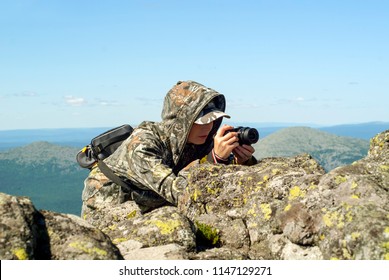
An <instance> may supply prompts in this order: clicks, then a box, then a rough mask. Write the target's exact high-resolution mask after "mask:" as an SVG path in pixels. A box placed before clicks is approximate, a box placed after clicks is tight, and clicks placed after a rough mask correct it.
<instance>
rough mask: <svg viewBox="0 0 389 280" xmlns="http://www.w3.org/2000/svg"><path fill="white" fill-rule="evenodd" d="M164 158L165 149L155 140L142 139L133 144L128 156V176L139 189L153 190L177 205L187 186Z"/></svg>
mask: <svg viewBox="0 0 389 280" xmlns="http://www.w3.org/2000/svg"><path fill="white" fill-rule="evenodd" d="M130 145H131V143H130ZM164 156H165V157H166V148H165V147H163V146H161V144H160V143H158V141H156V140H154V141H153V140H152V139H150V138H144V139H143V141H141V142H140V143H139V142H138V143H133V145H132V146H131V147H130V149H129V154H128V161H129V171H128V172H129V174H128V175H129V177H130V178H131V179H132V181H133V183H134V184H135V185H136V186H138V187H139V188H143V189H145V188H147V189H150V190H153V191H154V192H156V193H157V194H159V195H160V196H162V197H163V198H164V199H166V201H168V202H170V203H172V204H173V205H177V200H178V197H179V194H180V193H181V192H182V191H183V190H184V189H185V187H186V186H187V180H186V179H185V178H184V177H183V176H180V175H178V176H176V175H175V174H174V173H173V170H172V168H171V167H170V166H168V165H167V164H166V159H165V158H164Z"/></svg>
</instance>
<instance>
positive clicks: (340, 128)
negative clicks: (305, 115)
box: [318, 122, 389, 140]
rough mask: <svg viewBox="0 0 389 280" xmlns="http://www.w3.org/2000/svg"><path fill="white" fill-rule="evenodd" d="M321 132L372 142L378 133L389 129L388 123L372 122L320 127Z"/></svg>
mask: <svg viewBox="0 0 389 280" xmlns="http://www.w3.org/2000/svg"><path fill="white" fill-rule="evenodd" d="M318 129H320V130H321V131H325V132H329V133H333V134H336V135H339V136H348V137H354V138H361V139H366V140H370V139H371V138H373V137H374V136H376V135H377V134H378V133H381V132H383V131H385V130H387V129H389V123H388V122H370V123H361V124H344V125H336V126H329V127H319V128H318Z"/></svg>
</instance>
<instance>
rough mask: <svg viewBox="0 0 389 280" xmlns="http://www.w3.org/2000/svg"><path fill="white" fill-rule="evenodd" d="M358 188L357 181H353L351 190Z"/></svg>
mask: <svg viewBox="0 0 389 280" xmlns="http://www.w3.org/2000/svg"><path fill="white" fill-rule="evenodd" d="M357 187H358V184H357V183H356V182H355V181H353V182H352V183H351V189H352V190H354V189H356V188H357Z"/></svg>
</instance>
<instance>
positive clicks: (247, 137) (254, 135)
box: [227, 126, 259, 146]
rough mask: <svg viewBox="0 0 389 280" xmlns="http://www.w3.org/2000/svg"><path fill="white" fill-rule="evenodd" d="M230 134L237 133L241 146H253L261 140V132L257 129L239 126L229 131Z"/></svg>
mask: <svg viewBox="0 0 389 280" xmlns="http://www.w3.org/2000/svg"><path fill="white" fill-rule="evenodd" d="M228 132H237V133H238V139H239V145H241V146H242V145H243V144H246V145H251V144H255V143H257V142H258V140H259V132H258V130H256V129H255V128H251V127H242V126H238V127H235V128H234V129H231V130H228V131H227V133H228Z"/></svg>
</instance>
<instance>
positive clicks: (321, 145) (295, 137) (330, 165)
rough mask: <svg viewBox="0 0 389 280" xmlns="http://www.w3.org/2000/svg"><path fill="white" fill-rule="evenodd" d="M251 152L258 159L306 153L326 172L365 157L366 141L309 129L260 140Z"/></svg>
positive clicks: (291, 131)
mask: <svg viewBox="0 0 389 280" xmlns="http://www.w3.org/2000/svg"><path fill="white" fill-rule="evenodd" d="M254 148H255V150H256V151H255V154H254V155H255V156H256V157H257V158H258V159H261V158H265V157H284V156H295V155H298V154H301V153H308V154H310V155H312V156H313V157H314V158H315V159H316V160H317V161H318V162H319V163H320V164H321V165H322V166H323V167H324V168H325V169H326V170H327V171H329V170H332V169H334V168H336V167H338V166H343V165H347V164H351V163H352V162H354V161H356V160H358V159H361V158H362V157H364V156H366V155H367V152H368V149H369V141H367V140H363V139H357V138H351V137H343V136H337V135H334V134H330V133H327V132H323V131H320V130H318V129H314V128H309V127H290V128H284V129H281V130H279V131H277V132H274V133H272V134H271V135H269V136H267V137H265V138H263V139H260V141H259V142H258V143H256V144H255V145H254Z"/></svg>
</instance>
